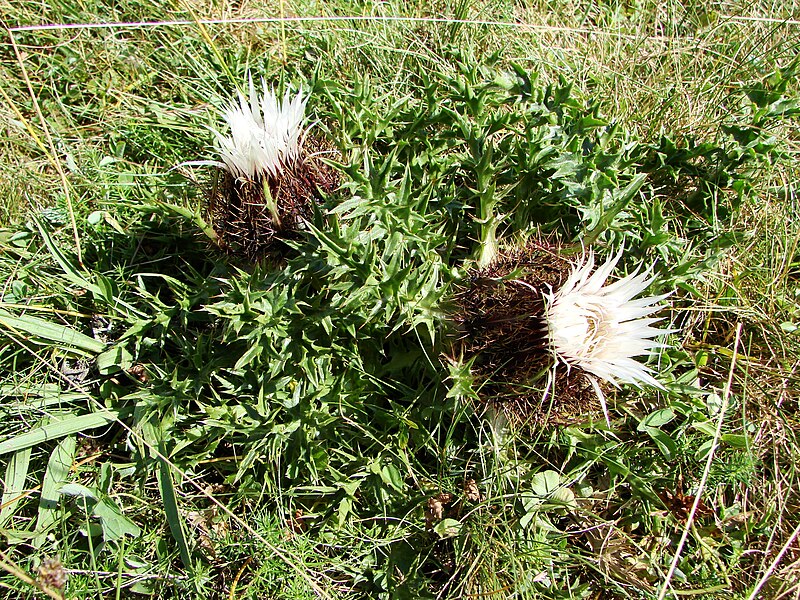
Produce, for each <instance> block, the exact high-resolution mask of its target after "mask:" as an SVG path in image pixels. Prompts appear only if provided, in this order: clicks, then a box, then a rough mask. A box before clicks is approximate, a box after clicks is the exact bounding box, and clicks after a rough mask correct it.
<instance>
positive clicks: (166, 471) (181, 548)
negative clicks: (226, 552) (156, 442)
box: [156, 446, 192, 568]
mask: <svg viewBox="0 0 800 600" xmlns="http://www.w3.org/2000/svg"><path fill="white" fill-rule="evenodd" d="M160 451H161V453H162V454H163V453H164V452H165V450H164V448H163V446H162V447H161V448H160ZM156 477H157V479H158V491H159V493H160V494H161V501H162V502H163V503H164V513H165V514H166V516H167V524H168V525H169V530H170V532H171V533H172V538H173V539H174V540H175V543H177V544H178V552H179V553H180V556H181V562H182V563H183V565H184V566H185V567H187V568H191V566H192V558H191V555H190V554H189V544H188V543H187V542H186V534H185V532H184V530H183V519H182V518H181V514H180V510H179V509H178V500H177V496H176V495H175V483H174V481H173V480H172V473H170V466H169V463H167V461H166V460H165V459H164V458H162V457H159V459H158V471H156Z"/></svg>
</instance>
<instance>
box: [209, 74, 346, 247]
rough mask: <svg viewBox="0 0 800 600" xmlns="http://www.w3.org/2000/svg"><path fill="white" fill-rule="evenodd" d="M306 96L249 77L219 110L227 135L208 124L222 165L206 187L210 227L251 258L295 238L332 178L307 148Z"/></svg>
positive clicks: (224, 243)
mask: <svg viewBox="0 0 800 600" xmlns="http://www.w3.org/2000/svg"><path fill="white" fill-rule="evenodd" d="M307 102H308V97H307V96H304V95H303V93H302V92H297V93H296V94H292V93H291V92H289V91H286V92H285V93H284V96H283V98H282V99H281V98H279V97H278V95H277V94H276V93H275V91H274V89H272V88H270V87H269V86H268V85H267V82H266V81H265V80H263V79H262V80H261V90H260V92H259V90H258V89H257V87H256V85H255V83H254V82H253V78H252V76H251V77H249V86H248V94H247V95H245V94H244V93H243V92H241V91H239V92H238V98H237V100H234V101H232V102H230V103H229V104H228V105H226V106H225V107H224V108H223V109H222V110H221V117H222V120H223V122H224V123H225V126H226V127H225V129H226V130H227V133H223V131H220V130H217V129H213V128H212V129H211V131H212V133H213V134H214V145H215V149H216V152H217V153H218V155H219V158H220V159H221V160H220V161H214V162H212V164H214V165H216V166H218V167H219V168H220V169H221V170H222V177H221V180H218V181H217V183H216V185H215V186H214V188H213V189H212V191H211V203H210V204H211V212H212V216H213V220H214V229H215V231H216V232H217V235H218V237H219V240H220V243H221V245H222V246H223V247H225V248H226V249H228V250H231V251H233V252H237V253H241V254H244V255H246V256H248V257H250V258H256V257H258V256H260V255H262V254H263V253H264V252H265V251H266V250H267V249H269V248H270V247H271V245H272V242H273V241H274V239H275V238H278V239H281V238H287V237H292V235H293V234H294V233H296V232H297V231H298V230H299V229H301V228H302V226H303V223H304V221H305V220H306V219H308V218H309V216H310V214H311V212H312V204H313V202H314V201H315V200H317V199H319V198H320V190H321V191H323V192H330V191H332V190H333V188H334V187H335V185H336V178H335V176H334V175H333V173H332V172H331V171H330V170H329V169H328V168H327V166H325V165H323V164H321V163H319V162H318V161H317V160H315V156H314V155H313V154H309V153H307V152H306V151H305V144H306V137H307V133H308V129H309V128H308V127H307V125H306V115H305V108H306V104H307Z"/></svg>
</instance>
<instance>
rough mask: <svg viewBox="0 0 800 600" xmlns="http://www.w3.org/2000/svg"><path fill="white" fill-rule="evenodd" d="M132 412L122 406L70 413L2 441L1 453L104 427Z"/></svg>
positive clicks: (0, 445)
mask: <svg viewBox="0 0 800 600" xmlns="http://www.w3.org/2000/svg"><path fill="white" fill-rule="evenodd" d="M130 413H131V409H130V408H121V409H119V410H113V409H104V410H101V411H98V412H96V413H90V414H88V415H80V416H74V415H70V416H67V417H66V418H64V419H62V420H60V421H55V422H52V423H48V424H47V425H42V426H41V427H36V428H35V429H33V430H32V431H29V432H28V433H23V434H21V435H17V436H14V437H12V438H10V439H7V440H4V441H3V442H0V455H2V454H8V453H9V452H17V451H18V450H22V449H24V448H31V447H32V446H38V445H39V444H43V443H45V442H47V441H50V440H56V439H59V438H62V437H64V436H67V435H73V434H75V433H80V432H82V431H86V430H87V429H95V428H97V427H103V426H104V425H108V424H109V423H113V422H114V421H117V420H119V419H124V418H125V417H127V416H128V415H129V414H130Z"/></svg>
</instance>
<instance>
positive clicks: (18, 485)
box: [0, 448, 31, 527]
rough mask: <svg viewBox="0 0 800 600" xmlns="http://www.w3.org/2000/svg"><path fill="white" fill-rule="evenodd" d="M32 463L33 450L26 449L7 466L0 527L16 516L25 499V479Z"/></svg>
mask: <svg viewBox="0 0 800 600" xmlns="http://www.w3.org/2000/svg"><path fill="white" fill-rule="evenodd" d="M30 462H31V449H30V448H25V449H23V450H19V451H17V452H15V453H14V456H12V457H11V460H9V461H8V466H6V476H5V484H4V486H3V499H2V500H0V527H4V526H5V524H6V521H8V519H10V518H11V517H12V516H13V515H14V509H15V508H16V507H17V504H18V503H19V501H20V500H22V498H24V497H25V478H26V477H27V476H28V466H29V465H30Z"/></svg>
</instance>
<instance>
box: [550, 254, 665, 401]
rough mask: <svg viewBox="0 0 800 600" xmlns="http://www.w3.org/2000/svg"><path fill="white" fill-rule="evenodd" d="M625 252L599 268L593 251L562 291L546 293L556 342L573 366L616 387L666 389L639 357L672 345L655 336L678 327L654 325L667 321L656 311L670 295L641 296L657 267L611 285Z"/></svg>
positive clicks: (557, 353) (555, 348)
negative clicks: (649, 386) (611, 276)
mask: <svg viewBox="0 0 800 600" xmlns="http://www.w3.org/2000/svg"><path fill="white" fill-rule="evenodd" d="M621 256H622V252H621V251H620V253H619V254H617V255H616V256H614V257H611V258H610V259H609V260H608V261H606V262H605V263H604V264H602V265H600V266H599V267H598V268H597V269H596V270H595V268H594V255H593V254H591V253H590V254H589V255H588V256H585V257H584V258H582V259H581V260H580V261H579V262H578V263H577V264H576V265H574V266H573V269H572V273H571V274H570V276H569V277H568V278H567V281H566V282H565V283H564V285H563V286H561V288H560V289H559V290H557V291H555V292H550V293H549V294H545V319H546V321H547V329H548V334H549V339H550V346H551V349H552V351H553V353H554V354H555V356H556V359H557V360H560V361H562V362H564V363H566V364H567V366H568V367H569V366H577V367H580V368H581V369H583V370H584V371H585V372H587V373H589V374H591V375H594V376H596V377H597V378H599V379H601V380H604V381H607V382H609V383H611V384H612V385H614V386H619V384H621V383H629V384H633V385H636V386H637V387H641V385H642V384H647V385H651V386H654V387H658V388H662V389H663V386H662V385H661V384H660V383H659V382H658V381H657V380H656V379H655V378H654V377H653V375H652V369H650V368H649V367H647V366H645V365H644V364H642V363H641V362H639V361H638V360H636V359H635V357H640V356H645V357H646V356H649V355H650V354H652V353H653V350H655V349H658V348H664V347H666V346H665V345H664V344H661V343H659V342H656V341H655V340H654V338H656V337H657V336H659V335H662V334H666V333H673V332H674V330H670V329H658V328H656V327H653V325H654V324H655V323H657V322H658V321H660V320H661V319H660V318H656V317H651V316H650V315H652V314H653V313H655V312H657V311H659V310H661V309H662V308H663V305H662V304H660V302H661V301H662V300H663V299H664V298H666V297H667V296H669V294H664V295H662V296H646V297H644V298H638V299H635V297H636V296H638V295H639V294H640V293H642V292H643V291H644V290H645V289H647V287H648V286H649V285H650V284H651V283H652V282H653V281H654V279H655V277H652V276H650V270H651V269H647V270H645V271H644V272H642V273H640V272H639V271H638V270H637V271H634V272H633V273H631V274H630V275H628V276H626V277H623V278H622V279H619V280H617V281H615V282H613V283H610V284H608V285H606V280H607V279H608V277H609V275H611V272H612V271H613V270H614V267H615V266H616V264H617V262H618V261H619V259H620V257H621ZM590 379H591V378H590ZM592 384H593V385H594V387H595V389H596V390H597V391H598V395H600V396H601V400H602V394H601V392H600V391H599V386H597V384H596V382H595V381H594V380H592ZM603 408H604V411H605V404H604V406H603Z"/></svg>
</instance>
